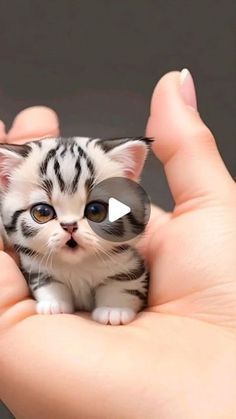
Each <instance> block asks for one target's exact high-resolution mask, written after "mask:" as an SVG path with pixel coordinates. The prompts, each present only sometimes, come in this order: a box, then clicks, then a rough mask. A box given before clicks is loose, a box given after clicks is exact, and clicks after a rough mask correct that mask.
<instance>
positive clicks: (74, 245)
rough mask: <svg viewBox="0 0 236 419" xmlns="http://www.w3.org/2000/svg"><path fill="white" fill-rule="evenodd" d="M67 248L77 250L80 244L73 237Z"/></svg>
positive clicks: (67, 243)
mask: <svg viewBox="0 0 236 419" xmlns="http://www.w3.org/2000/svg"><path fill="white" fill-rule="evenodd" d="M66 246H67V247H69V248H70V249H75V248H77V247H79V245H78V243H77V242H76V241H75V240H74V239H73V238H72V237H71V239H70V240H68V241H67V242H66Z"/></svg>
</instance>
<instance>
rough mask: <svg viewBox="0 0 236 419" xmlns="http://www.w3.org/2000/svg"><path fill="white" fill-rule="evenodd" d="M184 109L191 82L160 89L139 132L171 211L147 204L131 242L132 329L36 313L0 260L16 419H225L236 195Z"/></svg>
mask: <svg viewBox="0 0 236 419" xmlns="http://www.w3.org/2000/svg"><path fill="white" fill-rule="evenodd" d="M184 75H185V76H186V77H185V79H184V80H183V77H184ZM181 79H182V81H181ZM194 108H196V97H195V91H194V86H193V82H192V79H191V76H190V74H189V73H188V74H187V75H186V73H185V74H183V73H182V75H181V77H180V73H179V72H173V73H169V74H167V75H165V76H164V77H163V78H162V79H161V80H160V82H159V83H158V85H157V87H156V88H155V91H154V94H153V98H152V103H151V112H150V117H149V120H148V124H147V135H148V136H154V137H155V138H156V140H155V142H154V143H153V151H154V153H155V154H156V156H157V158H159V159H160V160H161V162H162V163H163V165H164V169H165V173H166V176H167V179H168V183H169V186H170V189H171V192H172V195H173V198H174V200H175V207H174V210H173V213H171V214H167V213H164V212H163V211H162V210H161V209H158V208H155V207H153V210H152V217H151V221H150V223H149V226H148V232H147V235H146V237H145V239H144V240H143V242H142V243H141V245H140V248H141V249H142V251H143V252H144V254H145V256H146V257H147V259H148V260H149V262H150V265H151V287H150V307H149V308H148V309H147V310H146V311H145V312H143V313H140V314H139V315H138V317H137V319H136V320H135V321H133V322H132V323H131V324H130V325H127V326H120V327H111V326H110V327H109V326H102V325H99V324H97V323H95V322H93V321H91V320H90V318H89V316H88V315H82V314H78V315H54V316H39V315H35V302H34V301H32V300H30V299H29V298H28V297H27V295H28V291H27V287H26V285H25V282H24V280H23V278H22V276H21V274H20V271H19V269H18V268H17V266H16V265H15V263H14V262H13V260H12V259H11V258H10V256H9V255H7V254H6V253H4V252H1V254H0V266H1V273H0V290H1V293H0V312H1V316H0V377H1V378H0V397H1V398H2V400H3V401H4V402H5V403H6V404H7V405H8V406H9V408H10V409H11V411H12V412H13V414H15V416H16V418H17V419H23V418H24V419H41V418H45V419H54V418H55V419H65V418H66V419H75V418H80V419H111V418H112V419H133V418H135V419H144V418H145V419H149V418H150V419H154V418H157V419H199V418H201V419H218V418H220V419H223V418H224V419H235V417H236V260H235V259H236V188H235V183H234V181H233V179H232V178H231V177H230V175H229V173H228V172H227V169H226V168H225V166H224V164H223V162H222V160H221V157H220V155H219V152H218V151H217V148H216V145H215V141H214V138H213V136H212V134H211V133H210V131H209V130H208V128H207V127H206V126H205V125H204V123H203V122H202V121H201V119H200V116H199V114H198V112H197V111H196V110H195V109H194ZM0 130H1V137H2V141H5V142H20V141H26V140H27V139H29V138H33V137H35V138H37V137H40V136H46V135H56V134H58V122H57V119H56V116H55V115H54V114H53V113H52V111H50V110H48V109H44V108H33V109H28V110H25V111H23V112H22V113H21V114H20V115H19V116H18V117H17V119H16V121H15V123H14V124H13V127H12V129H11V130H10V132H9V133H8V135H7V134H5V131H4V126H3V125H2V126H1V127H0Z"/></svg>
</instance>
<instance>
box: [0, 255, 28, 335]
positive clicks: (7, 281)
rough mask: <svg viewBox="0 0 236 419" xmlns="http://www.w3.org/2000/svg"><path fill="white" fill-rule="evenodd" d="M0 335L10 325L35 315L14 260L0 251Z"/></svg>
mask: <svg viewBox="0 0 236 419" xmlns="http://www.w3.org/2000/svg"><path fill="white" fill-rule="evenodd" d="M0 266H1V272H0V290H1V292H0V333H1V330H5V329H6V328H7V327H8V326H10V325H11V324H14V323H16V322H18V321H19V320H22V319H23V318H25V317H28V316H29V315H32V314H34V313H35V304H34V301H33V300H30V299H29V298H28V295H29V291H28V288H27V285H26V282H25V280H24V278H23V275H22V274H21V272H20V270H19V268H18V267H17V265H16V264H15V262H14V260H13V259H12V258H11V257H10V256H9V255H8V254H7V253H5V252H3V251H2V250H0Z"/></svg>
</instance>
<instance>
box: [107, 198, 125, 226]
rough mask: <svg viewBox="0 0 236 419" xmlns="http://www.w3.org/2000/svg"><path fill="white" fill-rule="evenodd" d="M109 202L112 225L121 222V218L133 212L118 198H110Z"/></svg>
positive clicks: (109, 215)
mask: <svg viewBox="0 0 236 419" xmlns="http://www.w3.org/2000/svg"><path fill="white" fill-rule="evenodd" d="M108 202H109V204H108V219H109V221H110V222H111V223H113V222H114V221H116V220H119V218H121V217H124V215H126V214H129V212H131V209H130V207H128V205H125V204H123V203H122V202H120V201H118V199H116V198H109V201H108Z"/></svg>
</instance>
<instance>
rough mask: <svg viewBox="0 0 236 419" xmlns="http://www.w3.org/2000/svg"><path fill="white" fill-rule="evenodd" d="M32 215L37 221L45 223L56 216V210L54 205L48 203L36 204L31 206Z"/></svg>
mask: <svg viewBox="0 0 236 419" xmlns="http://www.w3.org/2000/svg"><path fill="white" fill-rule="evenodd" d="M30 213H31V217H32V218H33V219H34V221H36V223H39V224H44V223H47V222H48V221H50V220H52V218H55V215H56V214H55V211H54V209H53V207H51V206H50V205H48V204H36V205H34V206H33V207H32V208H31V211H30Z"/></svg>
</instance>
